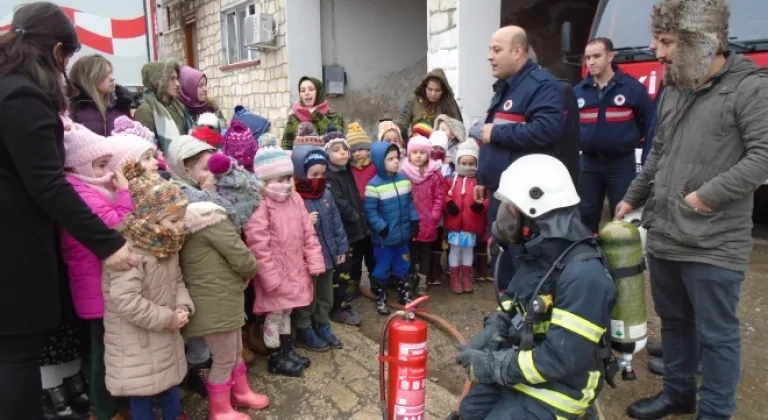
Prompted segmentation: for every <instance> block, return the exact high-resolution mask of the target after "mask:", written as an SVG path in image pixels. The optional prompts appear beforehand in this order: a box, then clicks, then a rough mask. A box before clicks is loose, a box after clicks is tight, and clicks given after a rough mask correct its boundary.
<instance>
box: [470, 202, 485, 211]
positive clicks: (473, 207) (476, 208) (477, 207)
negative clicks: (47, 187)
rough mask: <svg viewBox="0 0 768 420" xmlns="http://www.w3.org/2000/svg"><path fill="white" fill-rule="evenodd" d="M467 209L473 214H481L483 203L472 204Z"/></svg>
mask: <svg viewBox="0 0 768 420" xmlns="http://www.w3.org/2000/svg"><path fill="white" fill-rule="evenodd" d="M469 209H470V210H472V211H473V212H475V213H482V212H483V203H478V202H474V203H472V205H471V206H469Z"/></svg>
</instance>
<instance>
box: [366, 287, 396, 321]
mask: <svg viewBox="0 0 768 420" xmlns="http://www.w3.org/2000/svg"><path fill="white" fill-rule="evenodd" d="M371 289H372V290H371V291H372V292H373V293H374V294H376V312H377V313H378V314H379V315H389V314H391V313H392V312H390V311H389V308H388V307H387V289H386V286H379V285H373V286H371Z"/></svg>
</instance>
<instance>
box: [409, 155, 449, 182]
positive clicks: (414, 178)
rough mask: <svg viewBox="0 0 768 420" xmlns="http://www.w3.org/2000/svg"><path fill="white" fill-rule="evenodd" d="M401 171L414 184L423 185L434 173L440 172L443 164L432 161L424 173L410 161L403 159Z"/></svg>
mask: <svg viewBox="0 0 768 420" xmlns="http://www.w3.org/2000/svg"><path fill="white" fill-rule="evenodd" d="M400 166H401V169H400V171H401V172H402V173H404V174H405V176H407V177H408V179H410V180H411V182H413V183H414V184H421V183H422V182H424V181H426V180H427V179H428V178H429V177H430V176H431V175H432V174H433V173H435V172H437V171H439V170H440V167H441V166H442V163H440V162H438V161H436V160H430V161H429V162H427V164H426V165H425V168H424V173H423V174H422V173H421V172H420V171H419V168H417V167H416V166H414V165H413V164H412V163H411V162H410V161H409V160H408V159H403V160H402V162H400Z"/></svg>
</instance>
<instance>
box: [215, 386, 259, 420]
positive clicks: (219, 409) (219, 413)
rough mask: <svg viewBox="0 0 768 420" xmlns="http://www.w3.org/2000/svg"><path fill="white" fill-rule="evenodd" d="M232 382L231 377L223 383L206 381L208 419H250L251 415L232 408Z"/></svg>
mask: <svg viewBox="0 0 768 420" xmlns="http://www.w3.org/2000/svg"><path fill="white" fill-rule="evenodd" d="M232 384H234V381H233V380H232V379H230V380H229V381H227V382H224V383H223V384H214V383H210V382H206V383H205V387H206V388H207V389H208V420H249V419H250V418H251V416H249V415H248V414H245V413H241V412H239V411H235V409H234V408H232V399H231V398H232V397H231V394H232Z"/></svg>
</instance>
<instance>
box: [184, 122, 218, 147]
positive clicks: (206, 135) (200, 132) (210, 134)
mask: <svg viewBox="0 0 768 420" xmlns="http://www.w3.org/2000/svg"><path fill="white" fill-rule="evenodd" d="M190 135H191V136H192V137H194V138H196V139H198V140H201V141H204V142H206V143H208V144H210V145H211V146H213V147H216V148H218V147H219V146H220V145H221V133H219V132H218V131H216V130H214V129H212V128H211V127H208V126H207V125H204V126H201V127H197V128H195V129H194V130H192V133H190Z"/></svg>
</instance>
